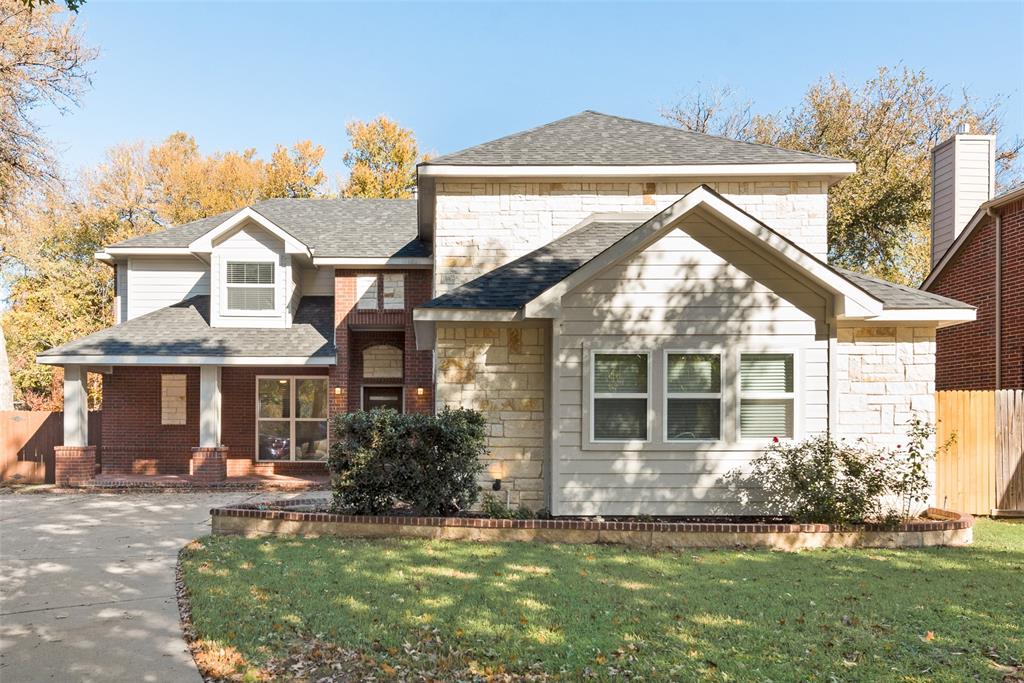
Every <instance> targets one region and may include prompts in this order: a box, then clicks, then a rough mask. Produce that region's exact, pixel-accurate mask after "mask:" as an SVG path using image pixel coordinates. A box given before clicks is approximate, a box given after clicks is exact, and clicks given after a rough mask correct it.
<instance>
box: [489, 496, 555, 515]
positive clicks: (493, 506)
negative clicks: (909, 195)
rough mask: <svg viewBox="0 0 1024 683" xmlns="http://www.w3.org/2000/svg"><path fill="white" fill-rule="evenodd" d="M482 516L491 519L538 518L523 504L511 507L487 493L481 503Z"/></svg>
mask: <svg viewBox="0 0 1024 683" xmlns="http://www.w3.org/2000/svg"><path fill="white" fill-rule="evenodd" d="M480 507H481V510H482V511H483V513H484V516H486V517H490V518H491V519H540V518H539V517H537V516H536V515H535V514H534V512H533V511H532V510H530V509H529V508H525V507H523V506H521V505H520V506H519V507H515V508H514V507H512V506H510V505H506V504H505V503H503V502H501V500H499V499H498V498H497V496H492V495H491V494H487V495H486V496H484V501H483V503H482V504H481V506H480Z"/></svg>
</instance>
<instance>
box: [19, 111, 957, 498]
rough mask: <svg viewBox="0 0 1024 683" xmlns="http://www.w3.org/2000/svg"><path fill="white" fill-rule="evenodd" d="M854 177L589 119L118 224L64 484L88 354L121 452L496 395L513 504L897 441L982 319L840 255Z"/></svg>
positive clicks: (108, 431) (281, 447)
mask: <svg viewBox="0 0 1024 683" xmlns="http://www.w3.org/2000/svg"><path fill="white" fill-rule="evenodd" d="M854 170H855V166H854V164H852V163H850V162H847V161H843V160H839V159H832V158H828V157H822V156H817V155H813V154H806V153H800V152H794V151H789V150H783V149H778V148H773V147H768V146H763V145H755V144H750V143H744V142H737V141H734V140H728V139H723V138H718V137H712V136H708V135H702V134H698V133H692V132H686V131H681V130H678V129H674V128H669V127H665V126H660V125H655V124H650V123H644V122H640V121H634V120H630V119H624V118H619V117H615V116H608V115H604V114H599V113H596V112H583V113H581V114H577V115H575V116H570V117H568V118H565V119H561V120H559V121H555V122H553V123H550V124H548V125H545V126H542V127H539V128H536V129H533V130H529V131H525V132H522V133H517V134H514V135H510V136H508V137H504V138H501V139H498V140H495V141H492V142H488V143H484V144H482V145H479V146H476V147H473V148H470V149H467V150H464V151H461V152H456V153H454V154H450V155H446V156H442V157H439V158H436V159H433V160H431V161H429V162H427V163H424V164H421V165H420V167H419V169H418V183H417V187H418V192H417V197H416V200H415V201H387V200H372V201H369V200H315V199H310V200H271V201H266V202H260V203H257V204H255V205H254V206H252V207H249V208H245V209H242V210H240V211H238V212H231V213H228V214H224V215H220V216H214V217H211V218H207V219H204V220H201V221H196V222H194V223H190V224H187V225H183V226H179V227H175V228H171V229H168V230H166V231H163V232H160V233H156V234H153V235H148V236H146V237H140V238H136V239H133V240H129V241H127V242H123V243H120V244H116V245H112V246H110V247H108V248H107V249H105V250H104V251H103V252H102V253H101V254H99V255H98V257H99V258H102V259H104V260H106V261H108V262H109V263H111V265H113V266H114V267H116V269H117V283H118V308H119V311H120V316H121V320H122V322H121V323H120V324H118V325H116V326H114V327H111V328H109V329H107V330H103V331H101V332H99V333H96V334H94V335H91V336H89V337H86V338H84V339H81V340H78V341H75V342H71V343H69V344H66V345H64V346H62V347H59V348H56V349H52V350H50V351H47V352H46V353H44V354H41V355H40V357H39V360H40V361H41V362H46V363H52V364H57V365H63V366H64V368H65V377H66V381H65V405H66V410H65V446H64V447H63V448H62V449H58V450H59V453H58V461H59V462H65V463H67V464H66V465H65V468H66V469H65V471H66V472H69V473H71V474H70V475H65V476H64V477H63V478H61V480H64V479H73V478H74V475H75V474H76V472H77V473H81V472H85V471H87V470H88V468H89V460H88V459H89V457H90V453H89V448H88V447H87V446H85V444H86V443H88V442H87V438H86V437H87V435H86V434H85V429H86V420H85V416H84V411H85V407H84V405H85V404H84V377H85V374H84V373H85V372H86V371H94V372H102V373H104V375H103V376H104V419H103V448H104V453H103V458H102V467H103V471H104V473H105V474H109V475H116V474H117V473H130V472H141V473H148V472H152V473H164V472H166V473H182V474H184V473H187V472H189V471H192V472H195V473H197V475H198V476H200V477H201V478H206V477H214V478H217V477H222V476H224V474H225V473H226V475H227V476H233V475H236V474H240V473H245V472H253V471H257V472H258V471H268V472H271V471H272V472H283V473H287V472H308V471H315V470H317V469H318V468H323V467H324V465H323V462H322V461H323V459H324V456H325V454H326V452H327V446H328V430H327V420H328V419H329V418H330V416H331V415H332V414H335V413H338V412H343V411H349V410H355V409H358V408H360V407H364V408H366V407H374V406H388V407H393V408H395V409H399V410H410V411H411V410H420V411H428V410H433V409H436V408H437V407H440V406H443V405H445V404H451V405H462V406H466V407H471V408H476V409H479V410H481V411H484V412H485V413H486V415H487V417H488V422H489V447H490V449H489V450H490V452H489V455H488V463H487V464H488V467H487V470H486V474H485V477H486V480H485V481H483V482H481V483H482V484H486V485H487V486H489V487H492V488H498V490H500V491H502V492H504V494H505V495H507V496H508V498H509V500H510V501H511V502H513V503H521V504H524V505H527V506H530V507H534V508H537V507H542V506H543V507H547V508H549V509H550V510H551V511H552V512H553V513H554V514H555V515H569V514H574V515H575V514H579V515H593V514H604V515H614V514H642V513H646V514H662V515H682V514H687V515H690V514H729V513H735V512H738V511H739V509H740V508H739V492H738V491H737V490H736V483H735V481H732V480H730V478H729V477H728V475H729V473H730V472H732V471H734V470H737V469H742V468H743V466H744V465H745V464H746V463H747V462H748V461H749V460H750V459H751V458H752V457H753V456H755V455H756V454H757V453H759V452H760V451H761V450H762V449H763V448H764V447H765V446H766V444H768V443H769V442H771V441H772V440H773V439H774V438H779V439H801V438H804V437H807V436H809V435H813V434H819V433H823V432H831V433H833V434H835V435H836V436H850V437H861V436H864V437H867V438H869V439H872V440H874V441H876V442H878V443H882V444H886V443H891V444H895V443H897V442H899V441H901V440H902V438H903V434H904V432H905V424H906V422H907V421H908V419H909V418H910V416H911V415H912V412H913V411H919V412H921V413H923V414H924V415H925V416H926V417H928V416H931V415H933V412H934V399H933V392H934V381H935V334H936V330H937V329H938V328H940V327H944V326H948V325H953V324H956V323H959V322H962V321H968V320H972V319H973V318H974V309H973V308H972V307H970V306H967V305H965V304H962V303H959V302H957V301H954V300H952V299H948V298H944V297H941V296H937V295H934V294H930V293H927V292H922V291H918V290H914V289H910V288H906V287H901V286H898V285H894V284H891V283H888V282H883V281H880V280H876V279H872V278H868V277H865V276H862V275H857V274H854V273H849V272H844V271H840V270H837V269H835V268H832V267H830V266H828V265H827V264H826V262H825V256H826V250H827V229H826V220H827V213H828V189H829V187H830V186H831V185H832V184H833V183H837V182H840V181H841V180H842V179H843V178H844V177H846V176H847V175H849V174H851V173H853V172H854ZM224 462H226V467H225V466H224V465H223V464H222V463H224ZM76 463H77V464H78V467H79V469H78V470H75V469H74V467H75V466H76ZM58 476H59V478H60V475H59V474H58ZM83 476H84V475H83ZM748 493H750V495H751V497H752V498H753V499H754V500H756V499H757V492H756V491H750V492H748Z"/></svg>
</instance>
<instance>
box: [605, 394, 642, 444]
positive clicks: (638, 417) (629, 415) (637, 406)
mask: <svg viewBox="0 0 1024 683" xmlns="http://www.w3.org/2000/svg"><path fill="white" fill-rule="evenodd" d="M594 438H595V439H619V440H626V439H646V438H647V399H646V398H600V399H597V400H595V401H594Z"/></svg>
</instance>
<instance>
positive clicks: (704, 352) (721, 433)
mask: <svg viewBox="0 0 1024 683" xmlns="http://www.w3.org/2000/svg"><path fill="white" fill-rule="evenodd" d="M670 355H671V356H718V387H719V391H718V392H717V393H714V392H712V393H706V392H697V393H693V392H670V391H669V389H668V357H669V356H670ZM728 362H729V361H728V354H727V353H725V352H724V351H723V350H722V349H721V348H719V347H714V348H711V349H694V348H687V349H676V348H667V347H666V348H664V349H662V363H661V367H662V376H663V380H662V384H661V387H660V388H661V393H662V402H661V403H662V405H661V440H662V443H664V444H671V445H676V444H682V445H687V444H694V445H702V444H717V443H726V442H727V441H728V439H726V436H725V425H726V422H727V420H726V400H725V397H726V393H727V392H728V388H729V385H728V383H727V382H726V366H727V364H728ZM648 386H650V385H648ZM673 398H675V399H680V398H681V399H687V398H689V399H713V398H717V399H718V438H717V439H670V438H669V436H668V402H669V399H673Z"/></svg>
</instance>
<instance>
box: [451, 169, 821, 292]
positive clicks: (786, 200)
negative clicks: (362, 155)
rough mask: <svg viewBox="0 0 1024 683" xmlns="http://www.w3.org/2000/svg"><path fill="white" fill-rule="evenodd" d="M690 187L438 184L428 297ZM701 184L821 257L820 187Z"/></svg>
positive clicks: (671, 183) (672, 183)
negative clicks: (592, 218)
mask: <svg viewBox="0 0 1024 683" xmlns="http://www.w3.org/2000/svg"><path fill="white" fill-rule="evenodd" d="M698 184H699V183H697V182H694V181H692V180H686V181H681V180H678V181H676V180H668V181H662V180H659V181H657V182H629V181H626V180H619V181H615V180H608V181H600V182H579V181H578V180H577V181H573V180H567V181H565V182H485V181H483V180H440V181H438V184H437V200H436V207H435V239H434V258H435V275H434V289H435V291H434V294H435V296H436V295H438V294H442V293H444V292H445V291H447V290H449V289H451V288H452V287H455V286H457V285H460V284H462V283H464V282H467V281H468V280H471V279H473V278H474V277H476V276H478V275H480V274H482V273H484V272H486V271H488V270H491V269H492V268H494V267H496V266H499V265H501V264H503V263H507V262H508V261H511V260H512V259H514V258H516V257H518V256H521V255H523V254H525V253H527V252H529V251H532V250H533V249H536V248H537V247H540V246H542V245H543V244H546V243H547V242H550V241H551V240H552V239H554V238H556V237H558V236H559V235H561V234H563V233H564V232H566V231H567V230H569V229H570V228H572V227H573V226H575V225H577V224H578V223H579V222H580V221H582V220H583V219H584V218H586V217H587V216H589V215H590V214H592V213H598V212H649V213H654V212H656V211H658V210H660V209H663V208H665V207H666V206H668V205H669V204H671V203H672V202H674V201H676V200H677V199H679V198H680V197H681V196H682V195H684V194H686V193H687V192H689V191H690V190H692V189H693V188H695V187H696V186H697V185H698ZM706 184H707V185H708V186H709V187H712V188H713V189H715V190H716V191H718V192H720V193H722V194H723V195H724V196H725V197H726V198H727V199H729V200H730V201H732V202H733V203H735V204H736V205H737V206H739V207H740V208H742V209H743V210H744V211H747V212H749V213H750V214H752V215H754V216H756V217H757V218H759V219H761V220H762V221H764V222H765V223H767V224H768V225H769V226H771V227H772V228H774V229H776V230H778V231H779V232H781V233H782V234H783V235H785V236H786V237H788V238H789V239H791V240H793V241H794V242H796V243H797V244H799V245H800V246H801V247H803V248H804V249H806V250H807V251H809V252H811V253H812V254H815V255H816V256H819V257H821V258H824V257H825V255H826V252H827V219H828V184H827V182H825V181H823V180H792V181H791V180H784V179H776V180H760V181H749V182H735V181H732V182H714V181H709V182H707V183H706Z"/></svg>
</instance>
